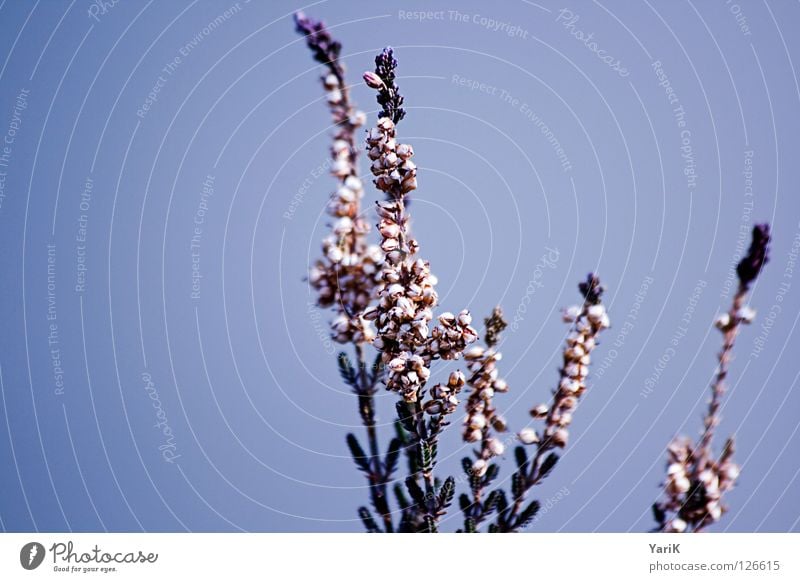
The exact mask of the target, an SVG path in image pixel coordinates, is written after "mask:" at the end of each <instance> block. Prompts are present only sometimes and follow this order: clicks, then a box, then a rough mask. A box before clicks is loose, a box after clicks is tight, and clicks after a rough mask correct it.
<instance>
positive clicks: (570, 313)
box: [563, 305, 581, 323]
mask: <svg viewBox="0 0 800 582" xmlns="http://www.w3.org/2000/svg"><path fill="white" fill-rule="evenodd" d="M580 314H581V308H580V307H578V306H577V305H570V306H569V307H567V308H566V309H565V310H564V312H563V318H564V321H565V322H567V323H569V322H571V321H575V320H576V319H577V318H578V316H579V315H580Z"/></svg>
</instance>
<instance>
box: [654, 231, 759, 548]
mask: <svg viewBox="0 0 800 582" xmlns="http://www.w3.org/2000/svg"><path fill="white" fill-rule="evenodd" d="M769 242H770V232H769V225H767V224H758V225H756V226H755V227H754V228H753V239H752V242H751V244H750V249H749V250H748V252H747V255H745V256H744V257H743V258H742V260H741V261H740V262H739V264H738V266H737V269H736V272H737V274H738V276H739V288H738V291H737V293H736V295H735V296H734V298H733V303H732V304H731V307H730V310H729V311H728V312H727V313H723V314H721V315H720V316H719V317H718V318H717V319H716V321H715V325H716V327H717V329H719V330H720V331H721V332H722V337H723V343H722V350H721V351H720V353H719V356H718V366H717V372H716V375H715V377H714V381H713V382H712V384H711V399H710V400H709V404H708V410H707V412H706V414H705V416H704V418H703V433H702V436H701V437H700V440H699V442H698V443H697V444H695V443H693V442H692V440H691V439H690V438H688V437H678V438H676V439H675V440H673V441H672V443H670V445H669V447H668V461H667V478H666V480H665V482H664V500H663V501H660V502H657V503H655V504H654V505H653V515H654V517H655V519H656V522H657V523H658V526H657V528H656V530H657V531H665V532H674V533H682V532H687V531H688V532H698V531H701V530H703V529H704V528H706V527H708V526H709V525H711V524H713V523H715V522H717V521H719V520H720V518H721V517H722V515H723V514H724V513H725V511H726V510H727V508H726V506H725V505H724V504H723V503H722V494H723V493H724V492H725V491H728V490H729V489H731V488H732V487H733V485H734V484H735V482H736V479H737V477H738V476H739V467H738V465H736V464H735V463H734V462H733V452H734V442H733V438H728V439H727V441H726V442H725V446H724V447H723V448H722V453H721V454H720V457H719V459H715V458H714V456H713V454H712V451H711V441H712V439H713V436H714V429H715V428H716V427H717V425H719V421H720V418H719V409H720V406H721V404H722V396H723V395H724V393H725V378H726V376H727V375H728V369H729V365H730V361H731V358H732V354H733V346H734V342H735V341H736V336H737V335H738V333H739V327H740V325H741V324H748V323H751V322H752V321H753V319H754V318H755V311H754V310H753V309H752V308H751V307H749V306H748V305H746V300H747V293H748V291H749V289H750V284H751V283H752V282H753V281H755V279H756V277H758V275H759V273H760V272H761V269H763V267H764V265H766V264H767V261H768V260H769Z"/></svg>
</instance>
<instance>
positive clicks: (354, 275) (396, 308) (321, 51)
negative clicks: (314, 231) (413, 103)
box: [295, 13, 608, 532]
mask: <svg viewBox="0 0 800 582" xmlns="http://www.w3.org/2000/svg"><path fill="white" fill-rule="evenodd" d="M295 23H296V27H297V31H298V32H299V33H300V34H302V35H304V37H305V39H306V43H307V44H308V46H309V48H310V49H311V51H312V55H313V57H314V59H315V60H316V61H317V62H319V63H320V64H321V65H322V66H323V67H324V68H325V74H324V75H323V76H322V84H323V87H324V89H325V92H326V100H327V103H328V106H329V108H330V111H331V116H332V119H333V124H334V128H335V129H334V134H333V144H332V146H331V156H332V160H333V161H332V166H331V173H332V174H333V176H334V178H336V180H337V189H336V191H335V192H334V193H333V194H332V196H331V200H330V202H329V206H328V211H329V214H330V215H331V216H332V218H333V221H332V224H331V234H330V235H329V236H327V237H326V238H325V239H324V240H323V244H322V255H323V256H322V258H320V259H319V260H318V261H317V262H316V263H315V264H314V265H313V266H312V267H311V271H310V275H309V282H310V284H311V286H312V287H313V288H314V289H315V291H316V292H317V302H318V304H319V305H320V306H322V307H328V308H330V309H331V310H332V311H333V313H334V318H333V320H332V322H331V328H332V332H331V334H332V337H333V339H334V340H335V341H337V342H339V343H341V344H344V345H350V346H352V353H351V354H348V353H347V352H346V351H343V352H342V353H341V354H340V355H339V357H338V363H339V369H340V372H341V376H342V379H343V380H344V382H345V383H346V384H347V385H348V386H349V387H350V388H351V389H352V390H353V392H354V393H355V395H356V396H357V402H358V409H359V412H360V415H361V420H362V423H363V425H364V427H365V429H366V434H367V442H368V447H367V450H365V449H364V447H363V446H362V445H361V442H360V441H359V439H358V438H357V437H356V436H355V435H354V434H348V435H347V438H346V441H347V444H348V447H349V449H350V452H351V454H352V456H353V458H354V460H355V463H356V465H357V466H358V468H359V469H361V471H362V472H363V473H364V474H365V476H366V478H367V482H368V484H369V491H370V501H371V508H368V507H366V506H365V507H361V508H359V510H358V513H359V516H360V517H361V519H362V522H363V523H364V526H365V528H366V529H367V531H370V532H394V531H401V532H417V531H422V532H436V531H438V529H439V524H440V522H441V518H442V517H443V516H444V515H445V514H446V513H447V511H448V509H449V508H450V506H451V504H452V501H453V499H454V497H455V494H456V479H455V478H454V477H452V476H448V477H446V478H444V479H442V478H441V477H440V476H438V475H436V463H437V458H438V447H439V437H440V435H441V434H442V432H443V431H444V430H445V429H446V428H447V427H448V426H449V425H450V424H451V422H452V417H453V415H454V414H456V413H457V411H458V410H459V408H460V406H461V402H460V400H459V395H460V393H461V392H462V391H464V390H465V389H466V391H467V392H468V395H467V397H466V400H465V403H464V411H465V416H464V418H463V421H462V437H463V440H464V442H466V443H467V444H469V445H471V446H474V447H475V448H474V450H473V457H474V458H472V459H470V458H465V459H464V462H463V466H464V470H465V472H466V481H467V482H468V485H469V490H470V492H469V494H467V493H464V494H462V495H461V496H460V498H459V499H460V506H461V510H462V513H463V516H464V527H463V530H460V531H467V532H474V531H478V528H479V527H480V526H481V525H482V524H483V523H486V522H490V521H493V523H489V524H488V530H489V531H518V530H520V529H522V528H523V527H524V526H525V525H527V524H528V523H529V522H530V521H531V520H532V519H533V517H534V516H535V514H536V511H537V510H538V507H539V504H538V502H537V501H535V500H534V501H530V502H529V503H528V504H527V505H525V498H526V496H527V494H528V493H529V490H530V489H531V488H532V487H534V486H535V485H536V484H538V483H540V482H541V481H542V479H544V477H545V476H547V475H548V474H549V473H550V471H552V469H553V467H554V466H555V462H556V460H557V459H558V456H557V454H556V453H555V452H553V451H554V450H557V449H561V448H564V447H565V446H566V444H567V426H569V424H570V422H571V419H572V412H573V411H574V408H575V405H576V404H577V399H578V397H579V396H580V395H581V394H582V393H583V392H584V390H585V389H586V384H585V381H586V375H587V373H588V364H589V352H590V351H591V350H592V349H593V348H594V346H595V345H596V340H595V336H596V335H597V333H598V332H599V331H600V330H601V329H603V328H604V327H608V316H607V315H606V314H605V310H604V308H603V306H602V303H601V302H600V296H601V294H602V287H601V286H600V283H599V280H598V279H597V277H596V276H594V275H591V274H590V275H589V277H588V279H587V281H586V282H584V283H581V284H580V286H579V288H580V291H581V294H582V295H583V298H584V302H583V305H582V306H580V307H573V308H569V309H567V310H566V311H565V319H567V320H568V321H569V322H570V323H571V324H572V328H573V329H572V333H570V335H569V336H568V341H567V345H566V347H565V350H564V362H563V367H562V368H561V370H560V382H559V385H558V387H557V388H556V390H555V391H554V393H553V402H552V403H551V404H550V405H540V406H537V407H536V408H534V409H533V411H532V413H531V414H532V415H533V417H534V418H535V419H541V420H543V422H544V426H543V428H542V429H541V430H540V431H538V432H537V431H536V430H534V429H533V428H530V427H526V428H524V429H523V430H522V431H520V433H519V435H517V436H516V437H515V439H516V440H519V442H520V443H521V444H520V445H519V446H518V447H517V448H516V454H515V456H516V458H517V462H518V466H517V471H516V472H515V473H514V474H513V476H512V479H511V492H510V496H509V494H507V493H506V492H505V491H504V490H503V489H502V488H501V487H493V483H494V481H495V479H496V478H497V476H498V475H499V471H500V469H499V466H498V464H497V463H494V462H493V459H495V458H497V457H500V456H502V455H503V454H504V452H505V449H506V444H505V443H504V442H503V441H502V440H501V439H500V438H499V434H500V433H503V432H506V431H507V425H506V421H505V419H504V418H503V416H502V415H501V414H500V413H499V412H498V411H497V409H496V407H495V404H494V398H495V395H497V394H502V393H504V392H506V391H508V384H507V383H506V381H505V380H504V379H503V378H502V377H500V376H499V370H498V365H497V363H498V362H499V361H500V359H501V353H500V352H499V351H498V349H497V346H498V344H499V343H500V339H501V334H502V331H503V329H504V328H505V327H506V325H507V324H506V322H505V320H504V319H503V314H502V310H501V309H500V308H499V307H497V308H495V310H494V311H493V312H492V314H491V315H490V316H489V317H488V318H486V320H485V328H486V329H485V334H484V340H483V342H484V345H483V346H478V345H475V346H474V347H472V348H470V347H469V346H470V345H471V344H474V343H475V342H477V341H478V339H479V336H478V332H477V331H476V329H475V328H473V327H472V316H471V314H470V312H469V310H467V309H462V310H461V311H459V312H458V313H452V312H449V311H444V312H441V313H438V315H437V314H435V310H436V309H437V308H438V303H439V299H438V295H437V292H436V284H437V280H436V277H435V276H434V275H433V274H432V272H431V267H430V264H429V262H428V261H426V260H425V259H424V258H422V256H421V254H420V243H419V242H418V241H417V239H416V238H414V237H413V236H412V234H411V229H410V214H409V211H408V202H409V200H408V196H409V194H410V193H411V192H412V191H413V190H415V189H416V188H417V168H416V164H415V163H414V162H413V160H412V158H413V156H414V149H413V147H412V146H411V145H410V144H406V143H401V142H399V141H398V139H397V126H398V124H399V123H400V122H401V121H402V120H403V118H404V117H405V114H406V112H405V110H404V109H403V107H402V105H403V101H404V98H403V96H402V94H401V93H400V90H399V87H398V86H397V82H396V74H395V71H396V68H397V60H396V59H395V58H394V53H393V51H392V49H391V48H386V49H384V50H383V51H382V52H381V53H380V54H378V56H377V57H376V59H375V69H374V71H368V72H367V73H365V74H364V75H363V80H364V82H365V83H366V85H367V86H368V87H370V88H372V89H373V90H375V91H376V99H377V102H378V105H379V106H380V109H379V112H378V119H377V122H376V124H375V126H374V127H372V128H371V129H370V130H369V131H368V132H367V134H366V140H365V149H366V152H367V157H368V158H369V160H370V162H371V165H370V172H371V173H372V175H373V184H374V185H375V187H376V188H377V189H378V190H380V191H381V192H383V194H384V200H381V201H378V202H377V203H376V205H375V212H376V215H377V220H378V222H377V230H378V233H379V235H380V242H379V244H378V245H374V244H369V243H368V241H367V237H368V233H369V226H368V224H367V221H366V219H365V218H364V210H363V209H362V207H361V200H362V198H363V195H364V188H363V184H362V181H361V179H360V178H359V175H358V170H357V163H358V147H357V140H356V131H357V130H358V128H359V127H360V126H361V125H362V124H363V123H364V120H365V116H364V114H363V113H361V112H359V111H358V110H356V108H355V105H354V104H353V103H352V102H351V100H350V93H349V90H348V86H347V84H346V81H345V69H344V65H343V64H342V63H341V62H340V58H339V57H340V54H341V45H340V44H339V43H338V42H337V41H335V40H334V39H333V38H332V37H331V35H330V33H329V31H328V30H327V28H326V27H325V25H324V24H323V23H321V22H319V21H315V20H313V19H310V18H308V17H306V16H305V15H304V14H302V13H298V14H296V15H295ZM369 345H371V346H372V348H374V349H375V350H376V351H377V357H376V358H375V359H374V360H373V363H372V365H370V364H369V360H370V359H371V358H369V359H368V357H367V347H368V346H369ZM353 358H354V359H355V363H353ZM462 358H463V360H464V361H465V363H466V372H465V371H463V370H460V369H457V370H453V371H451V372H450V373H449V375H447V380H446V381H445V382H440V383H436V384H434V385H433V386H429V385H428V381H429V379H430V378H431V370H432V368H433V367H434V366H437V365H438V362H441V361H453V360H461V359H462ZM381 384H382V385H384V386H385V387H386V389H387V390H389V391H391V392H394V393H396V394H397V396H398V401H397V404H396V412H397V421H396V423H395V436H394V437H393V438H392V439H391V440H390V442H389V445H388V447H387V449H386V451H385V453H382V451H381V448H380V441H379V436H378V427H377V425H376V414H375V402H374V396H375V394H376V392H377V390H378V386H379V385H381ZM533 445H535V452H534V453H533V455H532V457H531V459H530V460H528V457H527V451H526V447H530V446H533ZM403 453H405V456H406V459H407V461H408V463H407V475H406V476H405V477H404V478H400V477H397V476H396V474H397V473H398V466H399V459H400V456H401V454H403ZM390 485H393V487H392V488H393V493H394V496H395V505H396V510H394V511H393V510H392V509H391V505H392V504H390V501H389V498H388V490H389V486H390ZM376 516H377V517H376Z"/></svg>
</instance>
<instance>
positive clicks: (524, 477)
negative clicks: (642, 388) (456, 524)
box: [495, 273, 610, 532]
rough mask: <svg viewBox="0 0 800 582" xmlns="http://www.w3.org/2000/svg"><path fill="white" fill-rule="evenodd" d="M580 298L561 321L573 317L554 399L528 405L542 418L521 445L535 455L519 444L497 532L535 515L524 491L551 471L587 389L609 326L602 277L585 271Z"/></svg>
mask: <svg viewBox="0 0 800 582" xmlns="http://www.w3.org/2000/svg"><path fill="white" fill-rule="evenodd" d="M579 289H580V291H581V294H582V295H583V297H584V302H583V304H582V305H581V306H579V307H578V306H574V307H570V308H568V309H567V310H565V312H564V319H565V321H569V322H573V325H572V328H571V330H570V333H569V335H568V336H567V342H566V346H565V349H564V353H563V363H562V367H561V369H560V371H559V372H560V378H559V384H558V387H557V388H556V389H555V391H554V392H553V402H552V404H551V405H550V406H549V407H548V406H547V405H546V404H541V405H539V406H537V407H535V408H534V409H533V410H531V415H532V416H533V417H534V418H543V419H544V430H543V431H542V432H541V433H539V432H536V431H534V430H533V429H530V428H527V429H523V431H521V432H520V435H519V438H520V441H521V442H522V443H523V445H536V452H535V454H534V456H533V459H532V460H530V461H527V458H526V453H525V450H524V448H523V447H518V449H517V453H518V456H519V459H518V464H519V469H518V471H517V472H516V473H515V474H514V475H513V476H512V495H513V501H512V503H511V506H510V507H509V508H507V509H505V510H502V511H500V512H499V514H498V516H497V520H496V523H495V526H496V528H497V530H498V531H501V532H512V531H519V530H520V529H522V528H523V527H525V526H526V525H527V524H528V523H529V522H530V521H531V520H533V518H534V517H535V515H536V513H537V511H538V509H539V503H538V502H537V501H533V502H531V503H530V504H529V505H528V506H526V507H525V508H524V509H523V503H524V501H525V498H526V497H527V494H528V492H529V491H530V490H531V489H532V488H533V487H535V486H536V485H538V484H539V483H540V482H541V481H542V480H543V479H544V478H545V477H547V475H549V474H550V471H552V470H553V467H554V466H555V464H556V462H557V461H558V458H559V457H558V455H557V454H556V453H555V452H553V451H554V450H555V449H558V448H564V447H566V445H567V440H568V438H569V433H568V432H567V427H568V426H569V424H570V423H571V422H572V411H573V410H574V409H575V407H576V405H577V403H578V399H579V398H580V396H581V395H582V394H583V393H584V392H585V391H586V378H587V375H588V372H589V368H588V366H589V362H590V359H589V354H590V353H591V351H592V350H593V349H594V348H595V346H596V345H597V336H598V334H599V333H600V331H601V330H603V329H605V328H607V327H609V326H610V322H609V318H608V315H607V314H606V311H605V307H604V306H603V304H602V302H601V296H602V294H603V287H602V286H601V285H600V280H599V279H598V278H597V277H596V276H595V275H594V274H591V273H590V274H589V276H588V277H587V279H586V281H585V282H582V283H581V284H580V285H579Z"/></svg>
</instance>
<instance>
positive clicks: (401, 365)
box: [389, 358, 406, 372]
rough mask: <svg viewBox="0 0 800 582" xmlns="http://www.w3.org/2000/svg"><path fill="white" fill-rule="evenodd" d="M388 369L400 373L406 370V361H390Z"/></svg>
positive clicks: (396, 359)
mask: <svg viewBox="0 0 800 582" xmlns="http://www.w3.org/2000/svg"><path fill="white" fill-rule="evenodd" d="M389 369H390V370H392V371H393V372H402V371H403V370H405V369H406V360H405V358H394V359H393V360H392V361H390V362H389Z"/></svg>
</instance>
